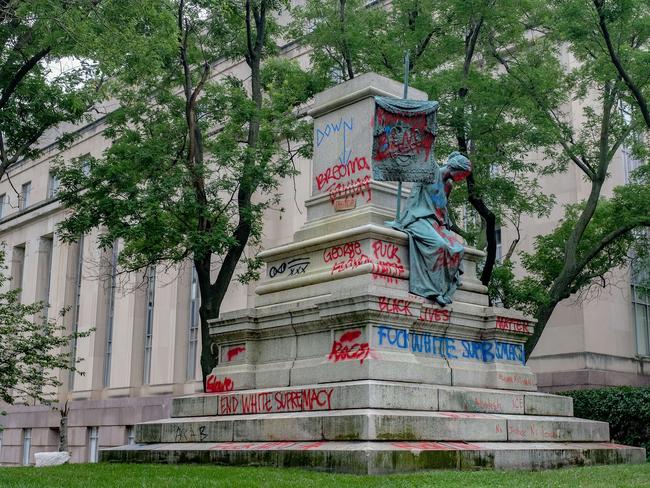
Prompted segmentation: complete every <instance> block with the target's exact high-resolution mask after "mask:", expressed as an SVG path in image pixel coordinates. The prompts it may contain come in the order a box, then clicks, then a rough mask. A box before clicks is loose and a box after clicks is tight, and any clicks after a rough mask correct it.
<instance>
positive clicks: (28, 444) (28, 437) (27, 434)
mask: <svg viewBox="0 0 650 488" xmlns="http://www.w3.org/2000/svg"><path fill="white" fill-rule="evenodd" d="M31 450H32V429H23V466H29V451H31Z"/></svg>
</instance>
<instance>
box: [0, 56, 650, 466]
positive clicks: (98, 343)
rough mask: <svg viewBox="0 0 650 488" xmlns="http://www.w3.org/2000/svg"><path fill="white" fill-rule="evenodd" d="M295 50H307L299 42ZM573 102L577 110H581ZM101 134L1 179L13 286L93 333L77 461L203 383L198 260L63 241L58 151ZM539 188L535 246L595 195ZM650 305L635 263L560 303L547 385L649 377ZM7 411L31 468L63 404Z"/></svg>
mask: <svg viewBox="0 0 650 488" xmlns="http://www.w3.org/2000/svg"><path fill="white" fill-rule="evenodd" d="M285 54H286V55H287V56H304V53H300V52H298V51H297V49H296V48H294V47H292V46H288V47H286V48H285ZM224 71H228V72H231V73H236V74H237V75H239V76H242V75H244V74H245V73H246V69H245V64H244V63H243V62H242V63H231V62H228V63H223V64H221V65H218V66H216V67H215V72H216V73H219V72H224ZM571 108H573V109H575V112H576V113H579V110H578V108H579V107H577V106H576V107H571ZM443 110H444V107H443ZM576 123H579V121H576ZM103 129H104V122H103V120H102V119H101V118H100V119H97V120H96V121H95V122H93V123H92V124H89V125H86V126H84V127H79V128H76V129H75V130H78V135H79V137H78V138H77V140H76V141H75V143H74V144H73V145H72V146H71V147H70V148H68V149H67V150H65V151H64V152H62V153H61V152H59V151H58V149H57V148H56V146H55V145H54V144H52V145H49V146H46V147H45V151H44V153H43V155H42V157H40V158H39V159H37V160H25V161H22V162H21V163H20V164H18V165H17V166H15V167H13V168H12V169H11V170H10V171H9V173H8V177H9V178H10V179H11V183H10V182H9V181H8V179H7V177H5V178H4V179H3V180H2V181H0V201H1V202H2V205H1V206H0V240H1V241H3V242H4V243H5V246H6V253H7V258H8V259H7V261H8V266H9V269H8V272H9V273H10V275H11V276H12V278H13V279H12V281H11V286H12V287H14V288H21V289H22V295H21V299H22V300H23V302H25V303H31V302H34V301H38V300H43V301H46V302H49V304H50V306H49V316H50V317H51V318H56V317H57V315H58V312H59V311H60V310H61V309H64V308H66V307H67V308H69V310H70V313H67V314H66V315H65V317H64V319H62V320H64V321H65V324H66V326H67V327H69V329H70V330H80V331H83V330H87V329H89V328H92V327H95V328H96V330H95V332H94V333H93V334H92V335H90V337H88V338H83V339H81V340H79V341H78V344H77V345H76V354H77V357H79V358H83V362H82V363H81V366H80V369H81V370H83V371H84V373H85V374H84V375H79V374H75V375H69V374H67V373H62V374H61V378H60V379H61V381H62V382H63V386H62V387H61V388H60V391H59V398H60V399H61V400H62V401H68V402H69V403H68V405H69V407H70V413H69V420H68V425H69V432H68V435H69V447H70V450H71V453H72V459H73V462H86V461H91V462H92V461H95V460H96V459H97V452H98V448H99V447H100V446H101V447H107V446H117V445H122V444H127V443H130V442H134V431H133V425H134V424H136V423H138V422H141V421H145V420H154V419H158V418H164V417H168V416H169V414H170V404H171V402H170V400H171V398H172V397H173V396H177V395H183V394H190V393H193V392H198V391H200V390H201V382H200V380H199V378H200V368H199V366H198V360H199V351H200V344H199V336H200V334H199V322H198V307H199V294H198V290H197V283H196V278H195V275H194V273H193V270H192V267H191V265H190V264H189V263H188V264H187V265H185V266H180V267H177V268H173V269H168V270H163V269H156V270H153V269H150V270H149V271H148V272H147V273H146V275H147V276H146V278H147V279H143V278H144V277H145V276H144V274H141V275H137V276H136V275H131V276H124V275H119V274H116V273H115V259H116V254H115V252H105V253H102V252H100V251H98V249H97V246H96V240H95V236H94V235H87V236H85V237H84V238H83V239H82V240H80V241H79V242H77V243H75V244H62V243H61V242H60V241H59V240H58V239H57V235H56V225H57V223H58V222H60V221H61V219H62V218H63V217H64V215H65V209H64V208H62V206H61V205H60V203H59V201H58V200H57V198H56V190H57V185H58V183H57V181H56V179H55V178H54V177H53V175H52V173H51V171H50V168H51V165H52V163H53V161H54V159H55V158H56V157H59V156H61V157H63V158H64V159H69V158H74V157H80V156H84V155H86V154H88V155H93V156H100V155H101V154H102V151H103V150H104V149H105V148H106V147H107V141H106V140H105V139H104V137H103V135H102V132H103ZM44 144H47V142H45V143H44ZM633 164H634V161H632V160H631V159H630V158H629V157H628V156H627V155H626V153H625V151H621V153H620V154H619V155H617V157H616V162H615V163H614V164H613V167H612V177H611V178H610V180H609V185H610V187H609V189H608V191H611V187H612V185H619V184H623V183H624V182H625V179H626V175H627V174H628V172H629V170H630V168H631V166H632V165H633ZM298 169H299V170H300V171H301V173H300V175H299V176H297V178H296V181H295V189H294V182H293V181H292V180H287V181H284V182H283V183H282V185H283V186H282V189H281V193H282V194H283V201H282V202H281V205H280V206H281V207H282V208H284V212H283V213H280V212H277V211H269V212H268V213H267V215H266V217H265V227H264V229H265V230H264V233H265V237H264V243H263V244H264V247H271V246H276V245H279V244H283V243H286V242H289V241H290V240H291V237H292V236H293V234H294V232H295V231H296V230H298V229H299V228H300V227H301V225H302V224H303V223H304V222H305V218H306V212H305V209H304V207H303V203H302V202H304V201H305V199H306V198H307V197H309V193H310V188H311V184H310V182H311V181H312V178H313V175H311V174H309V173H310V165H309V164H308V162H307V161H301V162H299V167H298ZM542 187H543V188H546V189H548V191H549V192H552V193H554V194H555V195H556V196H557V200H558V201H557V205H556V208H555V209H554V211H553V213H552V215H551V217H550V218H548V219H544V220H542V221H534V220H528V221H527V222H525V223H524V225H523V226H522V243H521V248H523V249H530V247H531V245H532V242H533V239H534V237H535V235H537V234H539V233H543V232H547V231H550V230H551V229H552V228H553V227H554V226H555V225H556V224H557V222H558V219H559V218H560V217H561V208H562V204H564V203H569V202H576V201H579V200H581V199H582V198H584V197H585V196H586V194H587V190H588V189H587V188H586V186H585V183H584V182H583V180H582V178H581V176H580V174H578V173H577V172H575V171H572V170H569V172H568V173H565V174H562V175H559V176H555V177H548V178H546V179H545V180H544V181H543V182H542ZM13 188H16V189H17V191H18V193H19V194H17V193H16V191H14V190H13ZM296 202H297V203H296ZM500 236H501V239H502V242H503V246H504V247H505V246H507V245H508V243H509V238H510V237H511V235H510V234H509V233H508V230H507V229H502V230H501V231H500ZM118 250H119V245H118V246H117V248H116V251H118ZM254 294H255V283H253V284H250V285H249V286H242V285H240V284H238V283H232V284H231V286H230V288H229V291H228V296H227V298H226V299H225V300H224V306H223V312H227V311H231V310H236V309H241V308H245V307H247V306H251V305H252V301H253V297H254ZM649 308H650V306H649V305H648V303H647V302H643V301H642V300H641V299H640V297H639V295H635V294H634V287H633V286H631V285H630V280H629V273H628V272H627V271H621V272H620V273H619V279H618V281H617V285H616V286H610V287H608V288H606V289H604V290H602V291H601V293H600V294H599V295H598V297H597V299H589V298H587V300H586V301H581V302H575V301H571V300H568V301H567V302H566V303H563V304H562V305H561V306H560V307H558V309H557V310H556V312H555V313H554V315H553V317H552V320H551V323H550V324H549V327H548V328H547V330H546V331H545V333H544V335H543V336H542V340H541V341H540V343H539V346H538V348H537V350H536V353H535V357H534V359H533V360H531V365H532V367H533V368H534V370H535V371H536V372H538V374H539V377H538V378H539V385H540V387H541V388H542V389H548V390H557V389H568V388H576V387H589V386H601V385H615V384H632V385H641V384H644V385H648V384H650V357H649V354H650V349H649V345H648V333H649V331H648V328H649V323H648V318H649V316H650V310H649ZM6 410H7V411H8V415H7V416H6V417H4V418H2V420H1V422H2V424H3V425H4V430H3V431H2V432H1V433H0V436H1V437H0V462H2V463H3V464H15V465H16V464H28V463H31V462H33V455H34V453H35V452H39V451H45V450H56V447H57V444H58V425H59V412H58V411H56V410H52V409H49V408H48V407H43V406H36V407H26V406H12V407H8V408H6Z"/></svg>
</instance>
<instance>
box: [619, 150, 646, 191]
mask: <svg viewBox="0 0 650 488" xmlns="http://www.w3.org/2000/svg"><path fill="white" fill-rule="evenodd" d="M621 154H622V155H623V164H624V167H625V183H629V182H630V176H631V175H632V172H633V171H634V170H635V169H637V168H639V167H641V165H642V164H643V161H642V160H641V159H637V158H635V157H634V155H633V154H632V150H631V149H630V148H629V147H628V146H625V145H623V146H622V147H621Z"/></svg>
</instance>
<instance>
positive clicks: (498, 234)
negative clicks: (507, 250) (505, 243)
mask: <svg viewBox="0 0 650 488" xmlns="http://www.w3.org/2000/svg"><path fill="white" fill-rule="evenodd" d="M494 238H495V240H496V241H497V249H496V259H497V261H498V262H501V258H502V257H503V254H502V253H503V247H502V246H501V227H497V228H496V229H495V231H494Z"/></svg>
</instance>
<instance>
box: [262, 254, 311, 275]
mask: <svg viewBox="0 0 650 488" xmlns="http://www.w3.org/2000/svg"><path fill="white" fill-rule="evenodd" d="M308 267H309V258H295V259H292V260H290V261H285V262H282V263H280V264H279V265H277V266H271V267H270V268H269V277H270V278H275V277H276V276H278V275H281V274H284V273H286V272H287V271H288V272H289V275H288V276H296V275H299V274H303V273H305V272H306V271H307V268H308Z"/></svg>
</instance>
